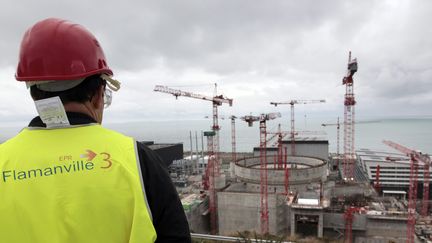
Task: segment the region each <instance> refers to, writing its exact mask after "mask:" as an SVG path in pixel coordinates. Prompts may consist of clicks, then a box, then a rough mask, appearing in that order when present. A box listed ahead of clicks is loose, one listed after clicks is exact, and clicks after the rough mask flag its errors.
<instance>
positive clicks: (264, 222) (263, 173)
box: [240, 113, 281, 235]
mask: <svg viewBox="0 0 432 243" xmlns="http://www.w3.org/2000/svg"><path fill="white" fill-rule="evenodd" d="M278 117H281V114H280V113H268V114H261V115H259V116H253V115H248V116H243V117H241V118H240V119H242V120H243V121H245V122H247V123H248V125H249V127H251V126H252V125H253V123H254V122H259V124H260V177H261V184H260V190H261V203H260V206H261V234H263V235H264V234H267V233H268V231H269V218H268V216H269V215H268V188H267V156H266V147H267V144H266V143H267V140H266V136H267V131H266V129H267V128H266V122H267V121H268V120H273V119H276V118H278Z"/></svg>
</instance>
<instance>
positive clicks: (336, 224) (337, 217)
mask: <svg viewBox="0 0 432 243" xmlns="http://www.w3.org/2000/svg"><path fill="white" fill-rule="evenodd" d="M366 225H367V218H366V215H365V214H355V215H354V219H353V223H352V229H353V230H361V231H366ZM324 228H330V229H333V228H337V229H343V230H344V229H345V219H344V214H343V213H324Z"/></svg>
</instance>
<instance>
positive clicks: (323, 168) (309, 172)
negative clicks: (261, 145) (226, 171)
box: [234, 156, 327, 193]
mask: <svg viewBox="0 0 432 243" xmlns="http://www.w3.org/2000/svg"><path fill="white" fill-rule="evenodd" d="M267 161H269V162H270V161H274V158H273V156H268V157H267ZM288 167H289V185H290V190H295V191H304V190H306V188H307V186H308V185H310V184H311V183H321V182H323V181H325V180H326V178H327V163H326V162H325V161H323V160H320V159H316V158H309V157H289V158H288ZM267 168H268V182H267V183H268V186H269V188H268V191H269V192H279V193H283V192H285V188H284V183H285V171H284V170H283V169H276V168H275V167H274V163H269V164H268V167H267ZM234 172H235V176H236V177H237V178H238V179H239V180H240V181H242V182H247V183H249V184H250V185H249V189H250V188H252V187H255V188H256V190H255V191H259V187H260V180H261V178H260V158H259V157H252V158H246V159H242V160H239V161H238V162H237V163H236V164H235V167H234Z"/></svg>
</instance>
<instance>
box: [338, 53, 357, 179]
mask: <svg viewBox="0 0 432 243" xmlns="http://www.w3.org/2000/svg"><path fill="white" fill-rule="evenodd" d="M357 69H358V65H357V59H356V58H354V59H352V60H351V52H349V56H348V67H347V74H346V75H345V77H344V78H343V80H342V84H343V85H345V100H344V106H345V112H344V159H343V166H344V167H343V174H344V175H343V177H344V179H345V180H353V179H354V166H355V161H356V160H355V146H354V138H355V129H354V128H355V127H354V124H355V111H354V106H355V104H356V101H355V98H354V80H353V75H354V74H355V73H356V72H357Z"/></svg>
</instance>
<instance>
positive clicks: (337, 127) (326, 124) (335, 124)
mask: <svg viewBox="0 0 432 243" xmlns="http://www.w3.org/2000/svg"><path fill="white" fill-rule="evenodd" d="M321 126H323V127H326V126H336V129H337V138H336V139H337V148H336V153H337V157H336V168H339V159H340V153H339V151H340V150H339V141H340V123H339V117H338V119H337V123H323V124H321Z"/></svg>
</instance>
